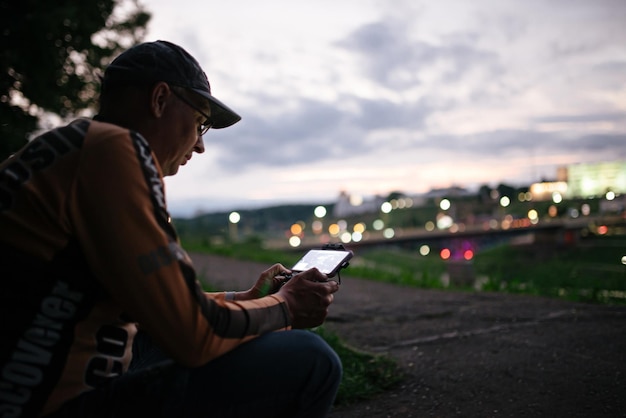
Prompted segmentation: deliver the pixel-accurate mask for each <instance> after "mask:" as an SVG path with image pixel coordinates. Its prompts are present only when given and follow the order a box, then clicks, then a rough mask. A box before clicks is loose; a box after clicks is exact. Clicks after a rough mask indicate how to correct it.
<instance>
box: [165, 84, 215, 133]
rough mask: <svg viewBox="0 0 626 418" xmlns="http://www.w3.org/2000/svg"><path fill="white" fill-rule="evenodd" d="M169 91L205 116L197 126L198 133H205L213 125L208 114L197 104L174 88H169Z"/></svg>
mask: <svg viewBox="0 0 626 418" xmlns="http://www.w3.org/2000/svg"><path fill="white" fill-rule="evenodd" d="M171 92H172V93H174V96H176V97H178V98H179V99H180V100H181V101H182V102H184V103H186V104H187V106H189V107H191V108H192V109H193V110H195V111H196V112H198V113H200V114H201V115H202V116H204V117H205V121H204V122H203V123H201V124H200V125H199V126H198V135H200V136H203V135H204V134H205V133H207V131H208V130H209V129H211V126H213V122H212V121H211V118H210V117H209V115H207V114H206V113H205V112H203V111H202V110H201V109H200V108H199V107H198V106H196V105H195V104H193V103H192V102H191V100H189V99H187V98H186V97H185V96H183V95H182V94H180V93H178V92H177V91H176V90H174V89H171Z"/></svg>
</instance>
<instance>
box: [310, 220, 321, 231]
mask: <svg viewBox="0 0 626 418" xmlns="http://www.w3.org/2000/svg"><path fill="white" fill-rule="evenodd" d="M311 229H312V230H313V233H314V234H315V235H319V234H321V233H322V231H323V230H324V224H323V223H322V221H320V220H315V221H313V223H311Z"/></svg>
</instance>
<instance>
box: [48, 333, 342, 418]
mask: <svg viewBox="0 0 626 418" xmlns="http://www.w3.org/2000/svg"><path fill="white" fill-rule="evenodd" d="M341 375H342V366H341V361H340V359H339V357H338V356H337V354H336V353H335V352H334V351H333V350H332V348H330V347H329V346H328V344H326V342H325V341H324V340H323V339H322V338H320V337H319V336H318V335H316V334H314V333H312V332H310V331H304V330H292V331H282V332H273V333H269V334H265V335H263V336H261V337H259V338H256V339H254V340H252V341H249V342H247V343H245V344H243V345H241V346H239V347H238V348H236V349H235V350H233V351H231V352H229V353H227V354H225V355H223V356H221V357H219V358H217V359H215V360H213V361H211V362H209V363H207V364H206V365H204V366H202V367H198V368H192V369H189V368H184V367H180V366H178V365H176V364H174V363H173V362H172V361H171V360H170V359H168V358H167V356H165V355H164V354H163V353H162V352H161V351H160V350H159V349H158V348H157V347H156V346H154V345H153V344H152V343H151V341H150V339H149V338H148V337H147V336H145V335H143V334H141V333H140V334H139V335H138V336H137V338H136V341H135V344H134V345H133V361H132V363H131V365H130V368H129V371H128V373H126V374H124V375H123V376H121V377H119V378H117V379H115V380H113V381H112V382H111V384H110V385H107V386H105V387H101V388H98V389H95V390H92V391H90V392H87V393H84V394H82V395H81V396H79V397H78V398H76V399H73V400H71V401H69V402H67V403H66V404H65V405H64V406H63V407H62V408H61V410H60V411H58V412H56V413H54V414H53V415H51V417H54V418H61V417H116V418H118V417H133V418H140V417H151V418H153V417H167V418H173V417H185V418H187V417H246V418H247V417H324V416H326V415H327V413H328V411H329V410H330V408H331V406H332V404H333V401H334V399H335V395H336V393H337V389H338V387H339V382H340V381H341Z"/></svg>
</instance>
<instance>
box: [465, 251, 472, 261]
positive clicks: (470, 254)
mask: <svg viewBox="0 0 626 418" xmlns="http://www.w3.org/2000/svg"><path fill="white" fill-rule="evenodd" d="M463 258H464V259H466V260H467V261H469V260H471V259H472V258H474V251H472V250H465V252H464V253H463Z"/></svg>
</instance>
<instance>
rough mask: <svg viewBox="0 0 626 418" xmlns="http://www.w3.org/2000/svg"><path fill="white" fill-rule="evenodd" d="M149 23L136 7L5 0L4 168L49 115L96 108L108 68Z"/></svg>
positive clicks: (0, 8)
mask: <svg viewBox="0 0 626 418" xmlns="http://www.w3.org/2000/svg"><path fill="white" fill-rule="evenodd" d="M150 17H151V16H150V14H149V13H148V12H146V11H145V10H144V8H143V7H142V6H141V5H140V4H138V3H137V0H80V1H76V0H55V1H50V0H0V22H2V25H1V26H0V161H1V160H4V159H5V158H7V157H8V156H9V155H10V154H11V153H13V152H15V151H16V150H17V149H18V148H20V147H21V146H22V145H24V144H25V143H26V141H27V138H28V137H29V135H30V134H32V133H33V132H34V131H36V130H37V128H38V126H39V121H40V119H41V118H42V117H43V116H44V115H45V114H46V113H53V114H57V115H59V116H60V117H62V118H66V117H70V116H74V115H78V114H80V112H81V111H82V110H85V109H90V108H92V107H93V106H94V104H95V101H96V100H97V96H98V88H99V84H100V83H99V81H100V80H99V77H98V76H99V75H100V74H101V69H102V68H104V67H105V66H106V65H107V64H108V63H109V62H110V61H111V59H112V58H113V57H115V56H116V55H117V54H119V53H120V52H121V51H122V50H124V49H126V48H128V47H129V46H132V45H134V44H136V43H138V42H140V41H141V40H142V39H143V37H144V35H145V31H146V26H147V24H148V22H149V20H150Z"/></svg>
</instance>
